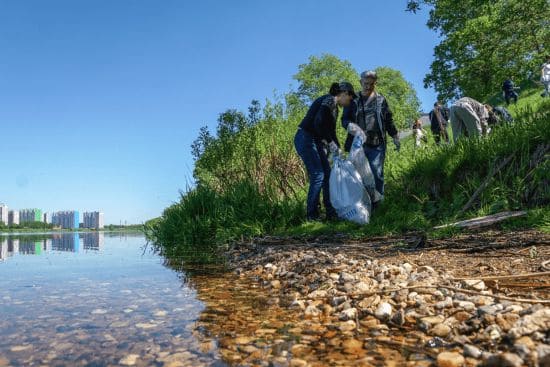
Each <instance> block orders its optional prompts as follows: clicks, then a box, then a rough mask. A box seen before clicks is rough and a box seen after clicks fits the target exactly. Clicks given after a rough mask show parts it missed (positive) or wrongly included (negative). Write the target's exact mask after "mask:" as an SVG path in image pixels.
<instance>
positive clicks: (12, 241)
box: [8, 238, 19, 256]
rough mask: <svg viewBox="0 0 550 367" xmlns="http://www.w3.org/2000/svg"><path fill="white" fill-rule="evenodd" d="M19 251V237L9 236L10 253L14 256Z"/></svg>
mask: <svg viewBox="0 0 550 367" xmlns="http://www.w3.org/2000/svg"><path fill="white" fill-rule="evenodd" d="M18 252H19V238H8V253H9V254H10V256H13V255H15V254H17V253H18Z"/></svg>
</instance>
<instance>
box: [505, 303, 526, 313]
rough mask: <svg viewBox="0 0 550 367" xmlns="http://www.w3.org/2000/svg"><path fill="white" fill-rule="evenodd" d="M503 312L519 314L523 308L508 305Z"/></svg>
mask: <svg viewBox="0 0 550 367" xmlns="http://www.w3.org/2000/svg"><path fill="white" fill-rule="evenodd" d="M504 311H505V312H514V313H520V312H521V311H523V307H521V306H520V305H510V306H508V307H506V308H505V309H504Z"/></svg>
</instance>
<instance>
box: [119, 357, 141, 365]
mask: <svg viewBox="0 0 550 367" xmlns="http://www.w3.org/2000/svg"><path fill="white" fill-rule="evenodd" d="M138 358H139V355H138V354H128V355H127V356H126V357H124V358H122V359H121V360H120V361H118V363H119V364H121V365H123V366H133V365H135V364H136V362H137V360H138Z"/></svg>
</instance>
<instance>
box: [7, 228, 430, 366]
mask: <svg viewBox="0 0 550 367" xmlns="http://www.w3.org/2000/svg"><path fill="white" fill-rule="evenodd" d="M172 263H173V261H172ZM348 344H349V343H348ZM346 348H347V349H346ZM356 349H357V348H353V350H351V351H350V350H349V347H346V340H345V339H342V340H340V339H339V337H338V335H337V333H336V332H334V330H332V329H331V325H329V324H327V325H320V324H319V323H311V322H310V321H308V320H297V316H296V312H295V311H294V310H289V309H288V307H285V306H284V304H283V302H282V301H281V299H280V298H278V295H274V294H271V293H269V291H268V290H265V289H262V288H261V287H259V286H258V284H257V282H254V281H251V280H250V279H248V280H247V279H241V278H239V277H237V276H236V275H234V274H232V273H224V272H219V271H214V270H212V269H206V268H203V269H194V270H193V272H190V271H189V269H187V271H183V270H174V269H173V268H171V267H168V266H166V265H165V261H164V259H163V258H162V257H160V256H159V255H157V254H155V253H153V252H152V251H150V250H149V249H147V247H146V241H145V238H144V237H143V235H141V234H134V235H130V234H113V233H105V234H104V233H80V234H78V233H65V234H59V233H57V234H40V235H25V236H0V367H5V366H89V367H99V366H163V367H183V366H281V367H283V366H305V365H309V366H325V365H340V366H348V365H361V366H374V365H376V366H382V365H401V364H400V363H398V364H396V363H395V362H396V361H403V358H402V353H399V352H396V351H395V350H393V349H387V350H384V349H382V348H380V347H377V346H375V345H373V346H372V347H365V348H359V349H358V350H356ZM422 359H423V358H422V357H421V358H420V360H422ZM409 361H410V358H409ZM306 362H307V364H306ZM419 362H420V361H417V362H413V364H412V365H416V363H419ZM409 365H411V364H410V362H409Z"/></svg>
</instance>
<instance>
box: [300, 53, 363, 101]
mask: <svg viewBox="0 0 550 367" xmlns="http://www.w3.org/2000/svg"><path fill="white" fill-rule="evenodd" d="M294 79H295V80H296V81H298V83H299V86H298V91H297V96H298V97H299V98H300V99H301V100H302V101H303V102H304V103H305V104H308V105H309V104H310V103H311V102H312V101H313V100H314V99H315V98H317V97H320V96H322V95H323V94H327V93H328V91H329V89H330V85H331V84H332V83H334V82H343V81H347V82H350V83H352V84H353V87H354V88H355V89H358V88H359V74H357V71H355V69H354V68H353V66H351V63H350V62H349V61H344V60H340V59H339V58H338V57H336V56H334V55H330V54H323V55H321V56H310V57H309V62H308V63H306V64H301V65H300V66H298V73H296V74H295V75H294Z"/></svg>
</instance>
